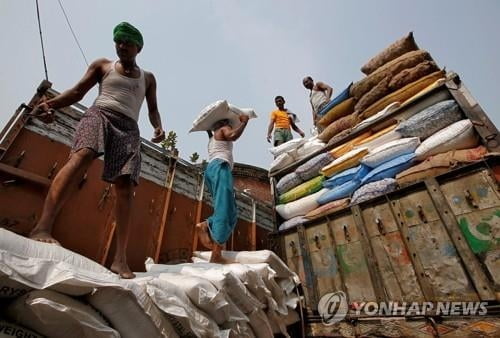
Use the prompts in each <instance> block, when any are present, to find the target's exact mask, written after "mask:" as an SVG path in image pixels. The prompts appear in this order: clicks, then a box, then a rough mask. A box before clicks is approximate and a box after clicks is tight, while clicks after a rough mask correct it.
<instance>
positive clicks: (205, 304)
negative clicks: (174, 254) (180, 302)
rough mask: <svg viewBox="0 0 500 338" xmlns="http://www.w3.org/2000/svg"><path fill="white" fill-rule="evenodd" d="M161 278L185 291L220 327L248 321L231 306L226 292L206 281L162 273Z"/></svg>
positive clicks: (193, 277)
mask: <svg viewBox="0 0 500 338" xmlns="http://www.w3.org/2000/svg"><path fill="white" fill-rule="evenodd" d="M159 278H160V279H164V280H167V281H169V282H170V283H172V284H174V285H175V286H176V287H178V288H179V289H181V290H183V291H184V292H185V293H186V295H187V296H188V297H189V299H190V300H191V302H193V304H194V305H196V306H197V307H198V308H199V309H201V310H203V311H204V312H205V313H206V314H207V315H209V317H210V318H212V319H213V320H214V321H215V322H216V323H217V324H218V325H221V324H223V323H225V322H229V321H242V320H243V321H245V320H248V318H247V317H246V316H245V315H244V314H243V313H242V312H241V311H239V310H238V308H236V307H233V306H231V303H230V300H229V297H228V296H227V295H226V293H225V292H224V290H217V288H216V287H215V286H213V285H212V283H210V282H209V281H208V280H206V279H203V278H200V277H195V276H186V275H182V274H178V273H161V274H160V275H159ZM235 310H236V311H235Z"/></svg>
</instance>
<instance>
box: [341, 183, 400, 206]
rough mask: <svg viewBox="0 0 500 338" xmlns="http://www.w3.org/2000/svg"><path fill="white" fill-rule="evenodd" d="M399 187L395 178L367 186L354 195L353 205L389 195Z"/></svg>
mask: <svg viewBox="0 0 500 338" xmlns="http://www.w3.org/2000/svg"><path fill="white" fill-rule="evenodd" d="M397 187H398V183H397V181H396V180H395V179H393V178H384V179H382V180H380V181H375V182H371V183H368V184H365V185H363V186H362V187H361V188H359V189H358V190H356V191H355V192H354V194H352V199H351V203H352V204H357V203H361V202H364V201H368V200H370V199H372V198H375V197H378V196H380V195H383V194H388V193H390V192H391V191H394V190H396V189H397Z"/></svg>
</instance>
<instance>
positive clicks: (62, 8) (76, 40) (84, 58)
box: [37, 0, 89, 67]
mask: <svg viewBox="0 0 500 338" xmlns="http://www.w3.org/2000/svg"><path fill="white" fill-rule="evenodd" d="M57 1H58V2H59V6H60V7H61V10H62V12H63V14H64V17H65V18H66V22H67V23H68V27H69V29H70V31H71V34H72V35H73V39H74V40H75V42H76V45H77V46H78V49H80V53H81V54H82V56H83V60H84V61H85V64H86V65H87V67H88V65H89V62H88V61H87V57H85V53H84V52H83V49H82V46H80V42H79V41H78V38H77V37H76V34H75V31H74V30H73V27H72V26H71V23H70V22H69V18H68V15H67V14H66V11H65V10H64V6H63V4H62V2H61V0H57ZM37 3H38V0H37Z"/></svg>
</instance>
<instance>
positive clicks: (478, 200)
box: [439, 169, 500, 215]
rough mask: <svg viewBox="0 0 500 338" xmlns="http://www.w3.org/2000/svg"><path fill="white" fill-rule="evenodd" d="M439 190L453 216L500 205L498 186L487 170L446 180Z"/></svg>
mask: <svg viewBox="0 0 500 338" xmlns="http://www.w3.org/2000/svg"><path fill="white" fill-rule="evenodd" d="M439 189H440V190H441V191H442V193H443V195H444V197H445V199H446V201H447V204H448V205H449V206H450V208H451V210H452V212H453V214H455V215H461V214H466V213H470V212H474V211H478V210H483V209H488V208H492V207H494V206H498V205H500V194H499V193H498V190H497V189H498V185H497V183H496V182H495V181H493V179H492V178H491V177H490V171H489V170H487V169H484V170H481V171H479V172H474V173H471V174H468V175H465V176H462V177H460V178H456V179H451V180H448V181H446V182H444V183H442V184H441V185H440V187H439Z"/></svg>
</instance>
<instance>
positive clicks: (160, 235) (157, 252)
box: [154, 159, 177, 262]
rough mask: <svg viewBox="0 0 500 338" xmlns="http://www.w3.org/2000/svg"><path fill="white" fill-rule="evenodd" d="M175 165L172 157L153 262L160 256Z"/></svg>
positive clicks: (175, 162)
mask: <svg viewBox="0 0 500 338" xmlns="http://www.w3.org/2000/svg"><path fill="white" fill-rule="evenodd" d="M169 160H170V159H169ZM176 167H177V161H176V160H175V159H173V163H169V173H170V175H167V176H168V177H169V181H168V183H167V191H166V196H165V203H164V204H163V213H162V217H161V223H160V229H159V230H158V235H157V238H156V247H155V254H154V260H155V262H158V259H159V258H160V251H161V244H162V241H163V236H164V235H165V228H166V225H167V217H168V210H169V207H170V198H171V197H172V187H173V185H174V179H175V169H176Z"/></svg>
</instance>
